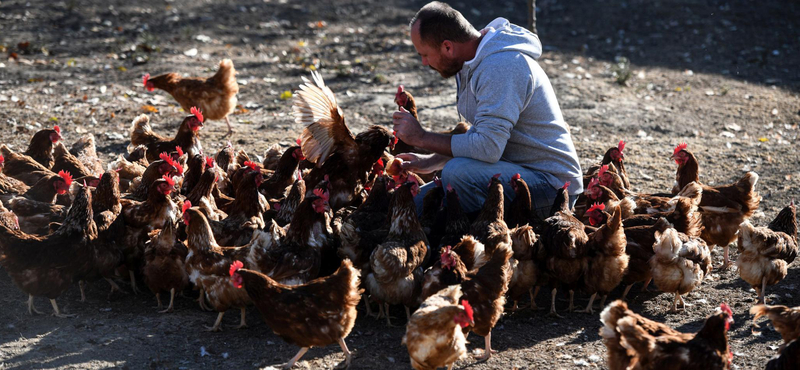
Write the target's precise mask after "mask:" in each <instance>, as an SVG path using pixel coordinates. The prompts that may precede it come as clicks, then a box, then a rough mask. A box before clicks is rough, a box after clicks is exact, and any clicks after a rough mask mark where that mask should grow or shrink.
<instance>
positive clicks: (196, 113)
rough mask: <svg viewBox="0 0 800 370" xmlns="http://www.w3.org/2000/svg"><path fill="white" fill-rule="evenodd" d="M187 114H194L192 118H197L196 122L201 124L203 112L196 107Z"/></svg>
mask: <svg viewBox="0 0 800 370" xmlns="http://www.w3.org/2000/svg"><path fill="white" fill-rule="evenodd" d="M189 112H190V113H192V114H194V116H195V117H197V120H198V121H200V122H203V112H201V111H200V110H199V109H197V107H192V109H190V110H189Z"/></svg>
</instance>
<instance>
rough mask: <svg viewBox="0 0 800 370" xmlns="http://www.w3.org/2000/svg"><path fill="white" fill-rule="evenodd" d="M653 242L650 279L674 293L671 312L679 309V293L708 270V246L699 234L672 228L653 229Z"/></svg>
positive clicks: (693, 286) (681, 293) (689, 287)
mask: <svg viewBox="0 0 800 370" xmlns="http://www.w3.org/2000/svg"><path fill="white" fill-rule="evenodd" d="M655 237H656V242H655V244H653V251H655V255H654V256H653V257H652V258H651V259H650V268H651V270H652V273H653V282H655V283H656V286H658V288H659V289H661V290H662V291H664V292H668V293H675V299H674V300H673V302H672V309H671V310H670V312H678V308H677V305H678V300H680V301H681V304H683V305H684V307H685V306H686V305H685V304H684V303H683V299H682V298H681V295H683V294H686V293H688V292H690V291H692V290H693V289H694V288H697V287H699V286H700V283H702V282H703V278H705V277H706V276H707V275H708V274H710V273H711V254H710V252H709V251H708V246H707V245H706V243H705V242H704V241H703V240H702V239H700V238H690V237H688V236H686V234H680V233H678V231H676V230H675V229H673V228H671V227H670V228H668V229H667V230H666V231H664V232H663V233H662V232H656V235H655Z"/></svg>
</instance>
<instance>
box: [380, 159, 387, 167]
mask: <svg viewBox="0 0 800 370" xmlns="http://www.w3.org/2000/svg"><path fill="white" fill-rule="evenodd" d="M378 166H381V167H386V166H384V164H383V158H378Z"/></svg>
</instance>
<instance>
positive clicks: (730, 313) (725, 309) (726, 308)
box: [719, 302, 733, 316]
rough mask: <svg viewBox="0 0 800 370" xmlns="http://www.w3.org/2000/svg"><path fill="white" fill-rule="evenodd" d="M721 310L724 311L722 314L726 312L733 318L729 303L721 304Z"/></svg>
mask: <svg viewBox="0 0 800 370" xmlns="http://www.w3.org/2000/svg"><path fill="white" fill-rule="evenodd" d="M719 308H720V309H721V310H722V312H725V313H727V314H728V315H731V316H733V311H732V310H731V308H730V306H728V304H727V303H725V302H722V303H720V304H719Z"/></svg>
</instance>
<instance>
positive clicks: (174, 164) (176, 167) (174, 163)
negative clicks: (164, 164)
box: [172, 161, 183, 175]
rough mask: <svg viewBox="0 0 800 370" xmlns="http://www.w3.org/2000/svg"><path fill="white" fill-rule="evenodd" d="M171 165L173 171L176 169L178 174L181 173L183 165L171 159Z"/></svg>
mask: <svg viewBox="0 0 800 370" xmlns="http://www.w3.org/2000/svg"><path fill="white" fill-rule="evenodd" d="M172 163H173V165H172V166H173V167H175V171H178V175H183V166H181V164H180V163H178V162H175V161H173V162H172Z"/></svg>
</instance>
